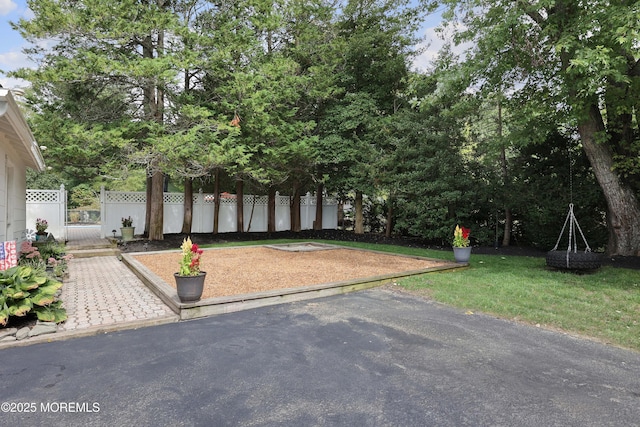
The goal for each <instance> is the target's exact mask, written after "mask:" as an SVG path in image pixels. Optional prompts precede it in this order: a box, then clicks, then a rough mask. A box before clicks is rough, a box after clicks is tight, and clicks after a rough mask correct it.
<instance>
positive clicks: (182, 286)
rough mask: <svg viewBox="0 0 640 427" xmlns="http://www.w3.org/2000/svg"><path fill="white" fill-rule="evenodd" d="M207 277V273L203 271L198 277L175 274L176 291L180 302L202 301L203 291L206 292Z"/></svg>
mask: <svg viewBox="0 0 640 427" xmlns="http://www.w3.org/2000/svg"><path fill="white" fill-rule="evenodd" d="M206 276H207V272H206V271H201V272H200V273H199V274H198V275H197V276H180V275H179V274H178V273H173V277H175V279H176V289H177V291H178V298H180V301H181V302H195V301H198V300H200V297H202V291H203V290H204V279H205V277H206Z"/></svg>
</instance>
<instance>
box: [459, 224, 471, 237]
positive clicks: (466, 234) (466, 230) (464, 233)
mask: <svg viewBox="0 0 640 427" xmlns="http://www.w3.org/2000/svg"><path fill="white" fill-rule="evenodd" d="M460 228H462V238H463V239H468V238H469V234H470V233H471V229H470V228H464V227H460Z"/></svg>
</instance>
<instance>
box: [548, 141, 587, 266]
mask: <svg viewBox="0 0 640 427" xmlns="http://www.w3.org/2000/svg"><path fill="white" fill-rule="evenodd" d="M567 150H568V152H569V153H568V154H569V201H570V202H569V212H568V213H567V218H566V219H565V220H564V225H563V226H562V231H561V232H560V235H559V236H558V241H557V242H556V245H555V246H554V247H553V249H552V251H555V250H557V249H558V245H559V244H560V240H562V236H563V235H564V230H565V229H566V228H567V225H568V226H569V227H568V228H569V244H568V245H567V256H566V265H567V268H569V264H570V262H569V254H570V253H571V252H572V251H573V253H577V252H578V242H577V233H576V228H577V229H578V231H579V232H580V236H581V237H582V241H583V242H584V245H585V250H584V251H585V252H591V248H590V247H589V243H588V242H587V238H586V237H585V236H584V233H583V232H582V228H580V224H578V220H577V219H576V216H575V214H574V213H573V158H572V156H571V146H570V145H567Z"/></svg>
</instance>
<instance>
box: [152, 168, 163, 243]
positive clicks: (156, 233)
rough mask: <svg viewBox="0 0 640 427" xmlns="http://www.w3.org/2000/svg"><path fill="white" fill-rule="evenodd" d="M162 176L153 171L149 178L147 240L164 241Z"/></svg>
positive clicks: (160, 173)
mask: <svg viewBox="0 0 640 427" xmlns="http://www.w3.org/2000/svg"><path fill="white" fill-rule="evenodd" d="M163 190H164V174H163V173H162V172H160V171H155V172H154V173H153V175H152V177H151V215H150V221H149V222H150V224H149V240H164V233H163V231H164V230H163V228H164V192H163Z"/></svg>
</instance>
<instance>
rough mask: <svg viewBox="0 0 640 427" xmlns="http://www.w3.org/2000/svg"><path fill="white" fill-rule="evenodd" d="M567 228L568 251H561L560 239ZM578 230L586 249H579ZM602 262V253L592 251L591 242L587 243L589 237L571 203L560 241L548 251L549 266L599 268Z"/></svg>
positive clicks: (574, 268) (582, 268)
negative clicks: (559, 246) (585, 235)
mask: <svg viewBox="0 0 640 427" xmlns="http://www.w3.org/2000/svg"><path fill="white" fill-rule="evenodd" d="M565 229H568V233H569V244H568V246H567V250H566V251H559V250H558V245H559V244H560V240H562V236H563V235H564V231H565ZM576 230H577V231H579V232H580V236H581V237H582V240H583V242H584V244H585V249H584V250H578V242H577V240H578V239H577V233H576ZM601 263H602V261H601V257H600V254H597V253H594V252H591V248H590V247H589V243H587V239H586V238H585V237H584V233H583V232H582V229H581V228H580V224H578V220H577V219H576V216H575V214H574V213H573V203H570V204H569V212H568V213H567V218H566V219H565V221H564V225H563V226H562V231H561V232H560V236H559V237H558V241H557V242H556V245H555V247H554V248H553V249H552V250H550V251H549V252H547V267H552V268H557V269H561V270H597V269H598V268H600V265H601Z"/></svg>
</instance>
